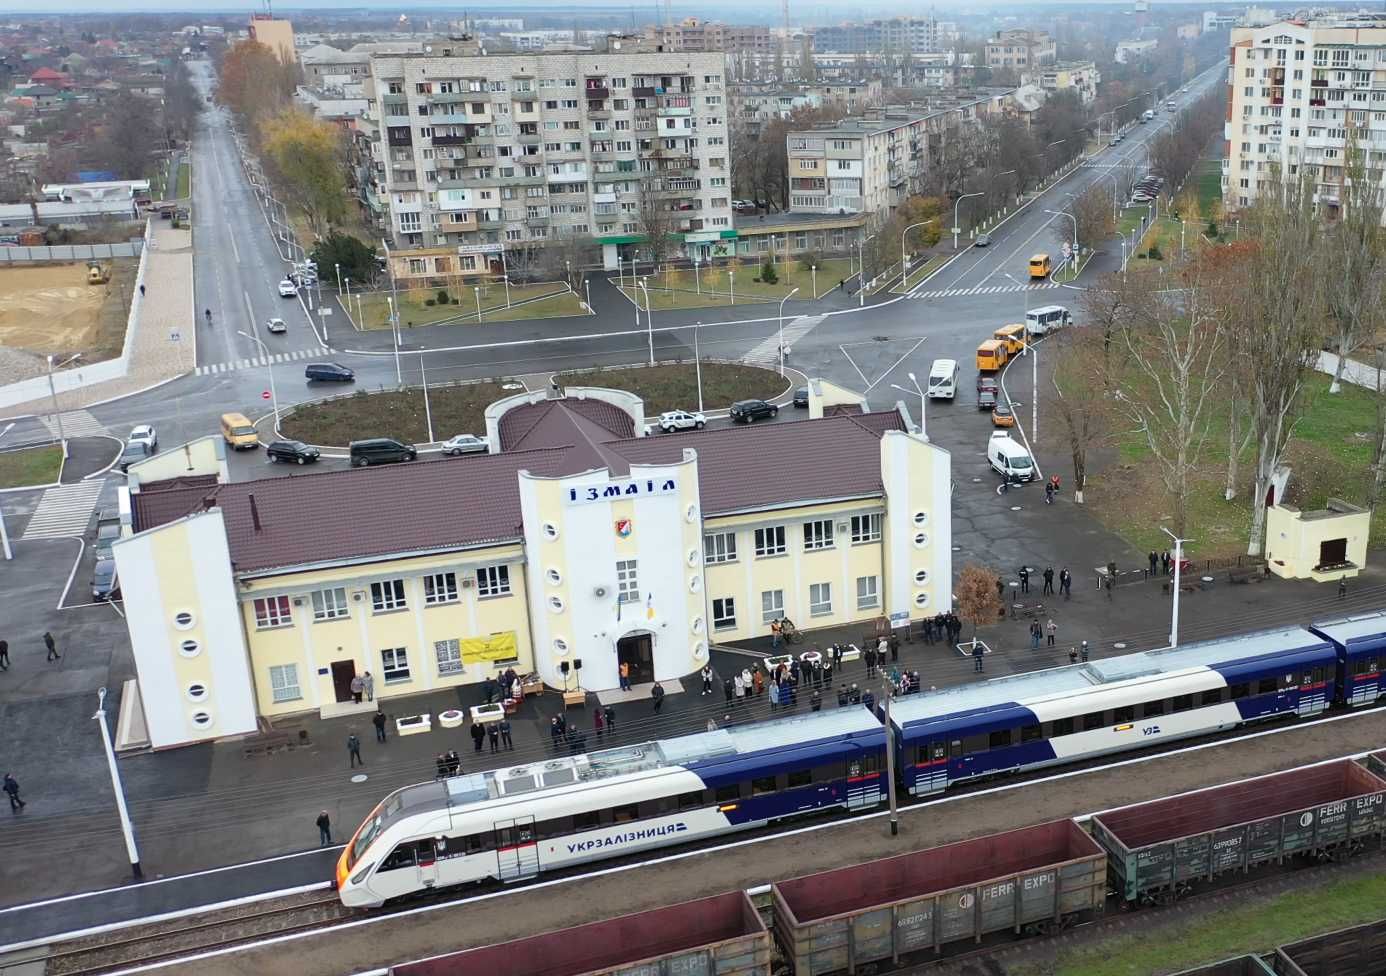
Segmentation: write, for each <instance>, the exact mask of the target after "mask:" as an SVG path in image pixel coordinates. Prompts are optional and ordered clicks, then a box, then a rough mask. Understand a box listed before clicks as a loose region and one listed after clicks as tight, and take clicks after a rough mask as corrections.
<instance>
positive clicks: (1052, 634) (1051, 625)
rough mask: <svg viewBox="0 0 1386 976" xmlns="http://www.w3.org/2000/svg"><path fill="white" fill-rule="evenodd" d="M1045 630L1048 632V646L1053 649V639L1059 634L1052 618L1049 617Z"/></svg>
mask: <svg viewBox="0 0 1386 976" xmlns="http://www.w3.org/2000/svg"><path fill="white" fill-rule="evenodd" d="M1045 629H1046V630H1047V631H1049V646H1050V647H1053V646H1054V638H1055V637H1056V636H1057V635H1058V633H1059V625H1058V624H1056V623H1054V618H1053V617H1050V618H1049V623H1047V624H1045Z"/></svg>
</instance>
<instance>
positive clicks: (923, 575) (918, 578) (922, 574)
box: [914, 569, 929, 586]
mask: <svg viewBox="0 0 1386 976" xmlns="http://www.w3.org/2000/svg"><path fill="white" fill-rule="evenodd" d="M927 582H929V571H928V570H927V569H916V570H915V571H914V585H915V586H923V585H924V584H925V583H927Z"/></svg>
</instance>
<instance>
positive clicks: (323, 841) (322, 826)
mask: <svg viewBox="0 0 1386 976" xmlns="http://www.w3.org/2000/svg"><path fill="white" fill-rule="evenodd" d="M317 824H318V846H319V847H326V846H327V845H328V844H330V843H332V818H331V817H329V816H328V815H327V811H326V810H324V811H323V812H322V813H320V814H318V820H317Z"/></svg>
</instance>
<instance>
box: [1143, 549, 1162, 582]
mask: <svg viewBox="0 0 1386 976" xmlns="http://www.w3.org/2000/svg"><path fill="white" fill-rule="evenodd" d="M1146 558H1147V559H1149V560H1150V575H1151V576H1156V575H1158V572H1159V566H1160V557H1159V556H1157V555H1155V550H1154V549H1151V550H1150V555H1149V556H1147V557H1146Z"/></svg>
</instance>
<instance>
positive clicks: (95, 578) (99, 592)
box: [91, 558, 120, 602]
mask: <svg viewBox="0 0 1386 976" xmlns="http://www.w3.org/2000/svg"><path fill="white" fill-rule="evenodd" d="M119 596H120V580H119V578H118V577H117V575H116V564H115V560H114V559H110V558H106V559H98V560H97V561H96V568H95V569H93V570H92V571H91V598H92V599H93V600H97V601H102V602H104V601H106V600H114V599H116V598H117V597H119Z"/></svg>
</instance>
